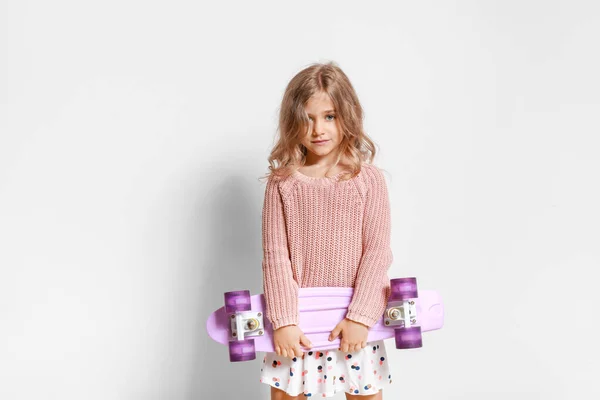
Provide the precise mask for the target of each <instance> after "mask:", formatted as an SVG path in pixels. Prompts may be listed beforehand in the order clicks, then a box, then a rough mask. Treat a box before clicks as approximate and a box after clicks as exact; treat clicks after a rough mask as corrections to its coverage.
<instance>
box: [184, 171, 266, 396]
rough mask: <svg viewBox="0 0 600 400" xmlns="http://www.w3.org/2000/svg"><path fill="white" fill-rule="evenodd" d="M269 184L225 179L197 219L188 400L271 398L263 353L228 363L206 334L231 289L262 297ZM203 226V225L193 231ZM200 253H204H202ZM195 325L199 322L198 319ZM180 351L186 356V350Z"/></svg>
mask: <svg viewBox="0 0 600 400" xmlns="http://www.w3.org/2000/svg"><path fill="white" fill-rule="evenodd" d="M264 190H265V183H263V182H261V181H257V180H256V179H252V178H250V179H249V178H248V175H243V176H235V175H233V176H232V175H229V176H224V177H223V178H222V180H221V181H220V182H219V183H218V184H217V185H216V189H215V190H214V191H212V192H207V193H204V194H203V196H202V198H201V199H200V202H199V204H198V206H197V207H198V210H197V215H202V216H203V217H202V218H199V219H195V220H194V221H193V223H191V224H190V226H189V229H190V230H191V231H193V232H195V233H197V232H198V230H200V231H201V232H202V233H201V235H200V237H201V239H200V240H202V241H203V243H202V244H198V246H193V247H192V248H191V249H190V251H192V252H193V257H192V259H194V260H196V261H197V263H196V269H194V270H192V271H190V273H189V276H187V277H186V278H187V279H194V281H195V282H197V288H198V293H197V294H194V296H193V297H194V299H195V300H196V303H195V304H194V305H193V310H194V311H193V312H194V316H198V318H199V319H197V324H194V325H191V324H190V325H189V326H190V327H191V328H192V329H194V332H195V333H196V336H195V338H194V340H193V341H192V346H191V348H190V349H188V350H189V351H190V354H189V358H188V359H189V360H190V361H191V364H190V365H191V370H190V371H189V373H190V378H191V379H190V381H189V384H190V387H189V391H188V394H189V395H188V396H186V398H187V399H189V400H192V399H193V400H199V399H210V398H221V399H229V398H231V399H233V398H237V397H240V396H243V397H244V398H246V399H249V400H259V399H267V398H269V393H270V392H269V390H270V389H269V387H268V386H267V385H265V384H263V383H260V381H259V380H260V368H261V363H262V359H263V355H264V353H262V352H257V353H256V359H254V360H251V361H245V362H235V363H232V362H230V361H229V350H228V348H227V347H226V346H223V345H221V344H218V343H216V342H214V341H213V340H212V339H210V338H209V337H208V334H207V333H206V319H207V318H208V316H209V314H210V313H212V312H213V311H214V310H216V309H217V308H219V307H222V306H223V305H224V303H223V294H224V293H225V292H228V291H232V290H244V289H247V290H250V294H251V295H255V294H259V293H262V291H263V288H262V266H261V262H262V235H261V233H262V205H263V199H264ZM198 223H200V224H201V225H202V226H201V227H198V226H195V225H196V224H198ZM198 250H201V251H198ZM194 319H195V320H196V318H194ZM182 351H185V350H183V349H182Z"/></svg>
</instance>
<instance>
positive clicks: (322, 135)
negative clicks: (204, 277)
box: [260, 62, 392, 400]
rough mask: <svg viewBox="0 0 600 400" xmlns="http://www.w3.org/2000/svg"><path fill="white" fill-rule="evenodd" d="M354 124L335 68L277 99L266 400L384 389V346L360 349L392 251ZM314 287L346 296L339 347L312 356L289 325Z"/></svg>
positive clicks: (382, 295) (361, 395) (382, 191)
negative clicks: (342, 290) (304, 292)
mask: <svg viewBox="0 0 600 400" xmlns="http://www.w3.org/2000/svg"><path fill="white" fill-rule="evenodd" d="M362 118H363V111H362V107H361V105H360V103H359V101H358V98H357V96H356V93H355V91H354V88H353V87H352V85H351V83H350V81H349V80H348V77H347V76H346V75H345V74H344V72H343V71H342V70H341V69H340V68H339V67H338V66H337V65H336V63H334V62H329V63H326V64H313V65H311V66H309V67H308V68H306V69H304V70H303V71H301V72H300V73H298V74H297V75H296V76H295V77H294V78H293V79H292V80H291V81H290V83H289V84H288V86H287V88H286V91H285V93H284V96H283V100H282V104H281V110H280V117H279V133H280V135H279V138H278V141H277V143H276V145H275V147H274V148H273V150H272V152H271V154H270V157H269V164H270V167H269V170H270V171H271V173H270V174H269V175H267V177H268V180H267V184H266V189H265V199H264V206H263V213H262V240H263V262H262V270H263V289H264V296H265V301H266V310H265V316H266V318H267V319H268V320H269V321H270V322H271V323H272V324H273V329H274V333H273V343H274V346H275V350H276V352H275V353H266V355H265V356H264V359H263V361H262V364H261V379H260V381H261V382H263V383H266V384H268V385H271V386H272V387H271V400H283V399H291V398H296V397H294V396H298V398H305V397H309V396H310V397H317V396H318V397H331V396H333V395H334V394H335V393H337V392H340V391H343V392H345V393H346V398H347V399H365V400H367V399H368V400H375V399H378V400H380V399H382V392H381V389H382V387H383V386H385V385H387V384H389V383H391V382H392V377H391V374H390V371H389V367H388V359H387V355H386V350H385V345H384V342H383V340H378V341H373V342H369V343H367V336H368V333H369V328H370V327H372V326H373V325H374V324H375V323H376V322H377V321H378V320H379V319H380V318H381V316H382V315H383V313H384V311H385V308H386V305H387V300H388V297H389V294H390V282H389V278H388V275H387V270H388V269H389V267H390V265H391V263H392V251H391V247H390V231H391V227H390V220H391V218H390V205H389V199H388V190H387V186H386V183H385V179H384V177H383V174H382V173H381V171H380V170H379V169H378V168H377V167H375V166H374V165H373V164H372V160H373V158H374V156H375V151H376V150H375V146H374V144H373V142H372V141H371V139H370V138H369V137H368V136H367V135H366V134H365V132H364V131H363V125H362ZM274 161H277V163H278V165H277V166H275V164H274ZM315 286H320V287H322V286H338V287H353V288H354V291H353V296H352V300H351V302H350V305H349V307H348V312H347V314H346V316H345V318H344V319H343V320H342V321H341V322H340V323H339V324H338V325H337V326H336V327H335V329H334V330H333V331H332V332H331V334H330V337H329V340H334V339H335V338H336V337H339V338H340V347H339V348H338V349H331V350H328V351H324V350H321V351H318V350H317V351H311V350H310V347H311V343H310V342H309V340H308V338H307V337H306V336H305V335H304V334H303V332H302V330H301V329H300V327H299V326H298V320H299V314H298V288H300V287H302V288H303V287H315ZM302 347H304V348H302Z"/></svg>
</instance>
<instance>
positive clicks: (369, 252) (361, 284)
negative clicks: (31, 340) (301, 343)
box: [262, 164, 393, 329]
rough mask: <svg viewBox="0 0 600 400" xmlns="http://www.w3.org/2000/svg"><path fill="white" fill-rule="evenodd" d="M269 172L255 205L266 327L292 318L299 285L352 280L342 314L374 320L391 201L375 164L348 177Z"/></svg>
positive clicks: (384, 290)
mask: <svg viewBox="0 0 600 400" xmlns="http://www.w3.org/2000/svg"><path fill="white" fill-rule="evenodd" d="M340 175H341V173H340V174H338V175H336V176H334V177H324V178H313V177H309V176H307V175H304V174H302V173H300V172H299V171H295V172H294V174H293V175H291V176H289V177H287V178H285V179H282V178H277V177H275V176H269V179H268V181H267V186H266V189H265V200H264V205H263V212H262V240H263V262H262V270H263V289H264V294H265V300H266V317H267V318H268V320H269V321H270V322H271V323H272V324H273V329H278V328H280V327H282V326H286V325H292V324H293V325H298V319H299V314H298V288H299V287H315V286H337V287H353V288H354V292H353V293H354V294H353V297H352V301H351V303H350V305H349V307H348V313H347V314H346V318H348V319H351V320H353V321H357V322H360V323H363V324H365V325H367V326H368V327H371V326H373V325H374V324H375V323H376V322H377V321H378V320H379V318H381V316H382V315H383V312H384V311H385V307H386V304H387V300H388V297H389V294H390V282H389V277H388V275H387V271H388V269H389V267H390V265H391V263H392V260H393V256H392V251H391V247H390V233H391V232H390V231H391V228H390V225H391V224H390V222H391V218H390V205H389V198H388V190H387V186H386V183H385V179H384V176H383V174H382V173H381V171H380V170H379V169H378V168H377V167H376V166H374V165H372V164H363V165H362V167H361V171H360V173H359V174H358V175H357V176H355V177H354V178H352V179H350V180H345V181H344V180H340V179H339V178H340Z"/></svg>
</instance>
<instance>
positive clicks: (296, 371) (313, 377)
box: [260, 340, 392, 397]
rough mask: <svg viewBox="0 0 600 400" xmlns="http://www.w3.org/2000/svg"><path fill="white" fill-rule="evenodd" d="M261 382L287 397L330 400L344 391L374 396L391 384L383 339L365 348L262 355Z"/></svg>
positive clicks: (370, 343) (368, 344)
mask: <svg viewBox="0 0 600 400" xmlns="http://www.w3.org/2000/svg"><path fill="white" fill-rule="evenodd" d="M260 371H261V375H260V382H262V383H265V384H267V385H270V386H273V387H275V388H278V389H281V390H283V391H284V392H286V393H287V394H288V395H290V396H298V395H299V394H304V396H306V397H309V396H311V397H312V396H319V397H331V396H333V395H335V394H336V393H337V392H340V391H343V392H346V393H350V394H354V395H367V394H375V393H377V392H378V391H379V390H380V389H381V388H382V387H383V386H385V385H387V384H390V383H392V375H391V372H390V370H389V368H388V360H387V354H386V351H385V344H384V341H383V340H377V341H373V342H369V343H367V346H366V347H365V348H364V349H360V350H358V351H355V352H348V353H344V352H342V351H341V350H337V349H335V350H314V351H306V352H305V353H304V356H303V357H295V358H293V359H289V358H288V357H283V356H278V355H277V353H265V355H264V358H263V361H262V364H261V369H260Z"/></svg>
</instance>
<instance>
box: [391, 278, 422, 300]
mask: <svg viewBox="0 0 600 400" xmlns="http://www.w3.org/2000/svg"><path fill="white" fill-rule="evenodd" d="M390 287H391V293H390V300H407V299H416V298H417V297H419V293H418V291H417V278H396V279H392V280H391V281H390Z"/></svg>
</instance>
